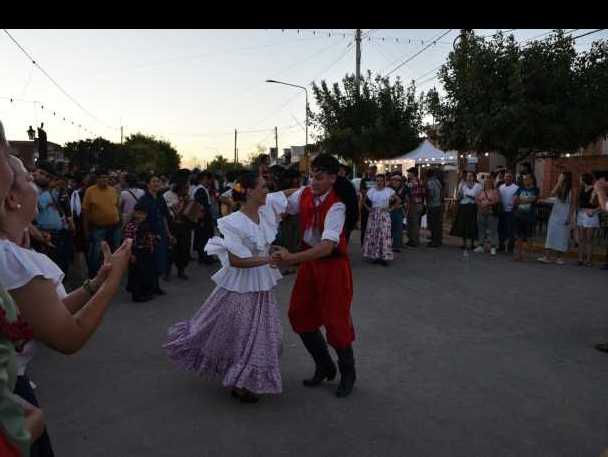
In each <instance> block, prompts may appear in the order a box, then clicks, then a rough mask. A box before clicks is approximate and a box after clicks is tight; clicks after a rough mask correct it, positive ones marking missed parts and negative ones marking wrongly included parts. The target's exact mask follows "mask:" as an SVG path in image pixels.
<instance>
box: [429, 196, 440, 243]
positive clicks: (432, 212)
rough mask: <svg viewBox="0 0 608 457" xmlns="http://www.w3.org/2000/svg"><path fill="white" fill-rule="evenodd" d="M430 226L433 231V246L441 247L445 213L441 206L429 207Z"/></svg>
mask: <svg viewBox="0 0 608 457" xmlns="http://www.w3.org/2000/svg"><path fill="white" fill-rule="evenodd" d="M427 210H428V215H427V219H428V225H429V230H430V231H431V244H432V245H434V246H440V245H441V243H443V217H442V214H443V211H442V207H441V206H436V207H428V208H427Z"/></svg>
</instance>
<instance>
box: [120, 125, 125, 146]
mask: <svg viewBox="0 0 608 457" xmlns="http://www.w3.org/2000/svg"><path fill="white" fill-rule="evenodd" d="M123 129H124V127H123V126H122V125H121V126H120V144H122V138H123V134H124V130H123Z"/></svg>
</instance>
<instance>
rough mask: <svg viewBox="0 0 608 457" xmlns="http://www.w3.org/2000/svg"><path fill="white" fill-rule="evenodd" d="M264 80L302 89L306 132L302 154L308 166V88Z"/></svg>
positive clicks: (273, 81)
mask: <svg viewBox="0 0 608 457" xmlns="http://www.w3.org/2000/svg"><path fill="white" fill-rule="evenodd" d="M266 82H267V83H272V84H283V85H284V86H291V87H297V88H298V89H303V90H304V92H305V94H306V120H305V121H304V123H305V125H304V126H305V129H304V130H305V132H306V142H305V143H304V154H305V156H306V162H307V166H308V89H307V88H306V87H305V86H299V85H297V84H291V83H286V82H283V81H276V80H274V79H267V80H266ZM277 152H278V151H277Z"/></svg>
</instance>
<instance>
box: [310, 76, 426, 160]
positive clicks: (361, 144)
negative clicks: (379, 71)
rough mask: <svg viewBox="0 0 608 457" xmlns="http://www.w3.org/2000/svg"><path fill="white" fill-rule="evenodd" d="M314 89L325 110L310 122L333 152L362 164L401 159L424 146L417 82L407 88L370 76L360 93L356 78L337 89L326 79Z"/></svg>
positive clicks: (322, 143) (363, 79)
mask: <svg viewBox="0 0 608 457" xmlns="http://www.w3.org/2000/svg"><path fill="white" fill-rule="evenodd" d="M312 90H313V94H314V97H315V99H316V102H317V105H318V106H319V111H318V112H311V113H310V119H311V122H312V124H313V125H315V126H316V127H317V128H318V129H319V130H320V131H321V133H320V135H318V138H317V139H318V140H319V143H320V146H321V147H322V148H323V149H324V150H325V151H327V152H329V153H331V154H335V155H338V156H340V157H343V158H344V159H347V160H352V161H354V162H356V163H358V164H360V163H361V162H362V161H363V160H364V159H366V158H390V157H395V156H397V155H400V154H403V153H405V152H407V151H409V150H411V149H413V148H415V147H416V146H418V144H419V143H420V133H421V132H422V105H421V102H422V100H421V99H417V98H416V96H415V86H414V85H413V83H412V85H411V86H409V87H408V88H407V89H406V88H404V87H403V85H402V84H401V81H400V80H399V79H396V80H395V82H394V83H391V82H390V80H389V78H382V77H381V76H376V77H374V78H372V74H371V72H368V73H367V76H366V77H365V78H362V79H361V85H360V91H359V93H357V88H356V82H355V76H354V75H346V76H345V77H344V78H343V80H342V85H341V86H340V84H339V83H334V84H333V86H332V87H331V89H330V87H329V86H328V85H327V83H326V82H325V81H321V83H320V85H317V84H316V83H313V86H312Z"/></svg>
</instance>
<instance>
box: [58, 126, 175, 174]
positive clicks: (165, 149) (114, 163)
mask: <svg viewBox="0 0 608 457" xmlns="http://www.w3.org/2000/svg"><path fill="white" fill-rule="evenodd" d="M64 151H65V154H66V156H67V157H68V158H69V159H70V161H71V162H73V163H77V164H78V166H79V168H80V169H83V170H85V169H89V168H91V167H94V166H97V167H103V168H116V169H125V170H132V171H134V172H137V173H142V172H148V171H150V170H154V171H155V172H156V173H159V174H171V173H173V172H175V171H177V170H178V169H179V165H180V162H181V157H180V155H179V154H178V153H177V150H176V149H175V148H174V147H173V146H172V145H171V143H169V142H167V141H164V140H159V139H157V138H155V137H153V136H148V135H143V134H141V133H136V134H134V135H130V136H128V137H127V138H126V139H125V142H124V144H122V145H121V144H117V143H112V142H110V141H108V140H106V139H105V138H101V137H100V138H95V139H87V140H81V141H76V142H70V143H67V144H66V145H65V146H64Z"/></svg>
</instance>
